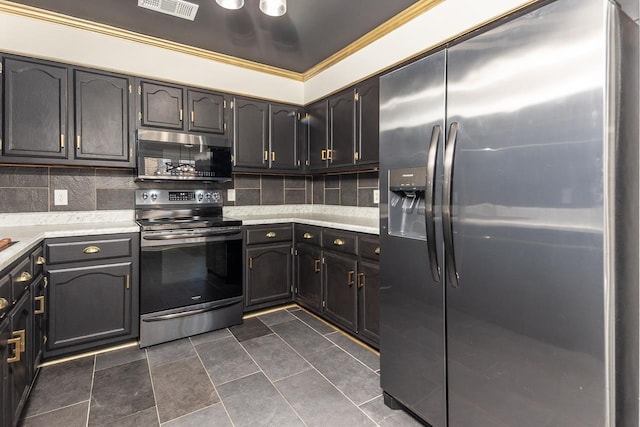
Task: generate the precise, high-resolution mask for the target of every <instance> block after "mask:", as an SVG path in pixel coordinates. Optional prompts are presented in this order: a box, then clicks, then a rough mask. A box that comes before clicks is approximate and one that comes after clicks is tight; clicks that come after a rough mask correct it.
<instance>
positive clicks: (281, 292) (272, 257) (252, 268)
mask: <svg viewBox="0 0 640 427" xmlns="http://www.w3.org/2000/svg"><path fill="white" fill-rule="evenodd" d="M246 257H247V270H246V287H245V306H246V307H251V306H257V305H260V304H265V303H269V302H272V301H281V300H290V299H291V276H292V269H291V243H290V242H287V243H280V244H270V245H256V246H253V247H249V248H247V251H246Z"/></svg>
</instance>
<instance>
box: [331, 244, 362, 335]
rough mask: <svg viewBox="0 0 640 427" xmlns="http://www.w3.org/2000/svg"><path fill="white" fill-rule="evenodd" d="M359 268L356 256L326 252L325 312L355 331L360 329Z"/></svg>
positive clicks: (333, 319)
mask: <svg viewBox="0 0 640 427" xmlns="http://www.w3.org/2000/svg"><path fill="white" fill-rule="evenodd" d="M357 268H358V266H357V261H356V259H355V258H350V257H347V256H344V255H339V254H334V253H332V252H326V251H325V252H324V276H325V282H324V285H325V286H324V301H325V307H324V314H325V315H326V316H327V317H328V318H329V319H331V320H332V321H334V322H336V323H337V324H339V325H341V326H343V327H345V328H347V329H350V330H351V331H354V332H356V331H357V330H358V318H357V313H358V311H357V310H358V287H357V286H356V274H357Z"/></svg>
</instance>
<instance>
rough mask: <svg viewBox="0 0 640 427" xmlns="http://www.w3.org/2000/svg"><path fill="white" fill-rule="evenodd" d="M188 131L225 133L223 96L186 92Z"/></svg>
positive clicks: (210, 93)
mask: <svg viewBox="0 0 640 427" xmlns="http://www.w3.org/2000/svg"><path fill="white" fill-rule="evenodd" d="M187 104H188V110H189V131H191V132H210V133H225V130H226V129H225V121H224V116H225V114H224V110H225V101H224V95H222V94H219V93H214V92H205V91H197V90H188V91H187Z"/></svg>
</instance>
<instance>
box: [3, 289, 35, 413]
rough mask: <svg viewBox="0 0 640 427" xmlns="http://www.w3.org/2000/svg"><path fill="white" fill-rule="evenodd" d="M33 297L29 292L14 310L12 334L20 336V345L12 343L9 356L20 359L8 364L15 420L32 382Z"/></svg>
mask: <svg viewBox="0 0 640 427" xmlns="http://www.w3.org/2000/svg"><path fill="white" fill-rule="evenodd" d="M31 317H32V315H31V297H30V295H29V294H28V293H27V294H26V295H24V296H23V297H22V299H21V300H20V302H18V304H17V305H16V307H15V308H14V309H13V311H12V315H11V335H12V338H18V337H20V338H21V339H20V345H17V344H16V345H12V346H11V348H10V349H9V353H10V354H9V356H14V355H17V354H18V352H19V355H20V357H19V359H20V360H17V361H15V362H11V363H8V365H7V379H8V381H7V382H8V386H9V389H10V392H9V399H10V401H11V404H10V408H11V412H10V413H11V414H12V416H13V419H14V420H18V419H19V417H20V412H21V410H22V407H23V406H24V403H25V401H26V399H27V391H28V386H29V384H31V370H32V369H31Z"/></svg>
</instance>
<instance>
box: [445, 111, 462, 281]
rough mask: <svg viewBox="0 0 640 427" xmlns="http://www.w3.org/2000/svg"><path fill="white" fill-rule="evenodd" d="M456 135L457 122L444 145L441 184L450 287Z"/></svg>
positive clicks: (453, 262)
mask: <svg viewBox="0 0 640 427" xmlns="http://www.w3.org/2000/svg"><path fill="white" fill-rule="evenodd" d="M457 137H458V122H453V123H451V126H450V127H449V135H448V137H447V145H446V146H445V147H444V182H443V184H442V187H443V189H442V229H443V230H442V231H443V234H444V253H445V266H446V269H447V279H448V280H449V284H451V286H452V287H454V288H457V287H458V273H457V269H456V260H455V254H454V251H453V223H452V221H451V198H452V195H453V194H452V185H453V160H454V154H455V150H456V139H457Z"/></svg>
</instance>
